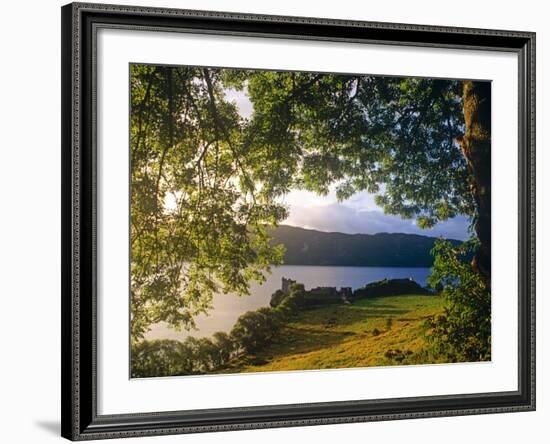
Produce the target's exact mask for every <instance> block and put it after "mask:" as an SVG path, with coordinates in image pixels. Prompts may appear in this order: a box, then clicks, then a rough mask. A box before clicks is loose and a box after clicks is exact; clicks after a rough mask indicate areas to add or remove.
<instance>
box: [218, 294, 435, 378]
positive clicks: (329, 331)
mask: <svg viewBox="0 0 550 444" xmlns="http://www.w3.org/2000/svg"><path fill="white" fill-rule="evenodd" d="M442 312H443V300H442V298H441V297H439V296H419V295H407V296H388V297H380V298H372V299H364V300H361V301H357V302H355V303H354V304H352V305H343V304H342V305H332V306H327V307H322V308H317V309H313V310H304V311H301V312H299V313H298V314H296V315H295V316H294V317H293V318H292V320H291V322H289V323H288V324H287V325H286V326H285V327H284V328H283V329H282V331H281V333H280V334H279V336H278V338H277V339H276V340H275V341H274V342H273V343H272V344H271V345H270V346H268V347H266V348H265V349H264V350H262V351H261V352H259V353H257V354H256V355H255V356H250V355H247V356H244V357H241V358H239V359H238V360H235V361H234V362H233V363H232V364H231V365H230V366H229V367H227V368H225V369H224V370H222V371H221V372H220V373H240V372H264V371H286V370H312V369H326V368H350V367H371V366H379V365H395V364H405V363H414V364H423V363H424V364H426V363H433V362H437V361H438V359H436V358H434V357H433V356H431V355H430V354H429V353H427V352H426V350H425V348H426V347H425V346H426V343H425V338H424V332H425V329H424V327H423V324H424V321H425V320H426V319H427V318H428V317H430V316H433V315H437V314H439V313H442ZM388 319H391V321H388ZM390 323H391V325H389V324H390Z"/></svg>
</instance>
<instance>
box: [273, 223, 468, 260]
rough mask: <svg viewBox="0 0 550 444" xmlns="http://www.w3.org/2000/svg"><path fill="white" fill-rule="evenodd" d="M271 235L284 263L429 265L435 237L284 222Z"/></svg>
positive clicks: (457, 242) (457, 243) (455, 241)
mask: <svg viewBox="0 0 550 444" xmlns="http://www.w3.org/2000/svg"><path fill="white" fill-rule="evenodd" d="M271 235H272V237H273V240H272V244H273V245H278V244H283V245H284V246H285V247H286V254H285V258H284V263H285V265H338V266H371V267H431V266H432V264H433V257H432V256H431V255H430V250H431V249H432V247H433V245H434V242H435V241H436V240H437V238H435V237H428V236H420V235H417V234H404V233H378V234H345V233H326V232H323V231H317V230H306V229H304V228H298V227H291V226H288V225H281V226H279V227H277V228H275V229H273V230H272V231H271ZM451 242H452V243H453V244H455V245H459V244H460V243H461V242H460V241H457V240H451Z"/></svg>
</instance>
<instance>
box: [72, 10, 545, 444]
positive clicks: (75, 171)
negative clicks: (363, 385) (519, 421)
mask: <svg viewBox="0 0 550 444" xmlns="http://www.w3.org/2000/svg"><path fill="white" fill-rule="evenodd" d="M61 14H62V34H61V46H62V65H61V71H62V78H61V82H62V97H61V102H62V127H61V134H62V195H61V196H62V277H61V279H62V330H61V335H62V436H64V437H65V438H68V439H71V440H85V439H100V438H119V437H130V436H147V435H161V434H176V433H192V432H207V431H223V430H237V429H252V428H268V427H287V426H302V425H315V424H332V423H347V422H360V421H379V420H393V419H406V418H425V417H435V416H454V415H472V414H484V413H500V412H517V411H528V410H534V409H535V34H534V33H531V32H518V31H501V30H487V29H467V28H449V27H439V26H421V25H409V24H394V23H374V22H359V21H347V20H346V21H344V20H332V19H319V18H303V17H282V16H264V15H251V14H234V13H223V12H206V11H190V10H177V9H161V8H145V7H131V6H117V5H103V4H85V3H72V4H68V5H66V6H64V7H63V8H62V10H61ZM99 27H107V28H109V27H116V28H124V29H128V30H132V29H134V30H135V29H148V30H164V31H166V30H168V31H174V32H199V33H210V34H221V35H243V36H262V37H273V38H281V37H285V38H293V39H311V40H320V41H340V42H355V43H357V42H359V43H377V44H393V45H411V46H425V47H435V48H459V49H473V50H475V49H480V50H489V51H510V52H514V53H515V54H517V57H518V62H519V73H518V74H519V75H518V79H519V140H518V158H519V184H518V189H519V209H518V213H519V233H518V242H519V269H518V276H519V288H518V301H519V319H518V321H519V323H518V327H519V328H518V344H519V348H518V362H519V369H518V377H519V380H518V390H517V391H510V392H496V393H472V394H466V395H450V396H447V395H445V396H426V397H414V398H392V399H383V400H364V401H342V402H326V403H313V404H312V403H310V404H297V405H275V406H259V407H242V408H221V409H209V410H193V411H171V412H151V413H145V414H120V415H108V416H105V415H98V414H97V381H96V367H95V366H96V357H95V353H96V293H95V292H96V242H95V233H96V231H95V230H96V174H97V166H96V163H95V154H96V146H95V141H96V139H95V121H96V115H95V113H96V110H95V91H94V75H95V71H94V70H95V38H96V30H97V29H98V28H99Z"/></svg>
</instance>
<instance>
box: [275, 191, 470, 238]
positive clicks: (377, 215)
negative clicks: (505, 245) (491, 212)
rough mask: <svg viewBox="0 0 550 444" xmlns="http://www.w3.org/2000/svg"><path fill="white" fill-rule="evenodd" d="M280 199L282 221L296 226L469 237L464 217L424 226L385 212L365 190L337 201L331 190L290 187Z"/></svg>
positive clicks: (349, 230) (363, 231)
mask: <svg viewBox="0 0 550 444" xmlns="http://www.w3.org/2000/svg"><path fill="white" fill-rule="evenodd" d="M283 202H284V203H285V204H286V205H287V206H288V208H289V210H290V216H289V217H288V219H286V220H285V221H284V222H283V224H286V225H293V226H296V227H302V228H309V229H314V230H320V231H337V232H340V233H350V234H355V233H366V234H375V233H409V234H421V235H424V236H434V237H439V236H442V237H445V238H448V239H459V240H465V239H467V238H469V237H470V236H469V234H468V225H469V221H468V219H467V218H466V217H463V216H460V217H456V218H454V219H450V220H448V221H445V222H440V223H438V224H437V225H436V226H435V227H434V228H432V229H429V230H423V229H421V228H419V227H418V226H417V225H416V221H414V220H411V219H402V218H401V217H400V216H391V215H387V214H384V213H383V211H382V210H381V208H380V207H378V206H377V205H376V204H375V203H374V199H373V196H372V195H370V194H368V193H367V192H361V193H357V194H356V195H355V196H353V197H351V198H350V199H348V200H346V201H344V202H338V200H337V199H336V196H335V194H334V192H332V193H330V194H329V195H328V196H317V195H316V194H314V193H310V192H307V191H292V192H291V193H290V194H288V195H287V196H286V197H285V199H284V201H283Z"/></svg>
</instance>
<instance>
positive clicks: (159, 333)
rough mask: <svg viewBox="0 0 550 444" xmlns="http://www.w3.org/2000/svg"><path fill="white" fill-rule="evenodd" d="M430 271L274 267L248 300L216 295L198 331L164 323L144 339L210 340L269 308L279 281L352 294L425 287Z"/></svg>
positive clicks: (198, 324) (201, 320) (197, 322)
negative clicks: (402, 283)
mask: <svg viewBox="0 0 550 444" xmlns="http://www.w3.org/2000/svg"><path fill="white" fill-rule="evenodd" d="M429 274H430V269H429V268H400V267H333V266H326V267H325V266H311V265H282V266H279V267H273V268H272V273H271V275H268V276H267V280H266V281H265V282H264V283H263V284H262V285H259V284H252V285H251V292H250V296H240V297H239V296H235V295H231V294H227V295H215V296H214V300H213V306H214V308H213V309H212V310H211V311H210V313H209V314H208V315H200V316H197V318H196V319H195V321H196V325H197V328H198V330H194V331H185V330H183V331H175V330H172V329H170V328H167V326H166V325H164V324H163V323H159V324H156V325H153V326H152V327H151V331H149V332H148V333H147V335H146V336H145V338H146V339H149V340H151V339H180V340H181V339H185V338H186V337H187V336H195V337H203V336H212V334H214V333H215V332H217V331H225V332H229V331H230V330H231V328H232V327H233V325H234V324H235V322H236V321H237V318H238V317H239V316H240V315H242V314H243V313H245V312H247V311H250V310H256V309H258V308H260V307H267V306H269V301H270V300H271V295H272V294H273V293H274V292H275V290H278V289H280V288H281V281H282V278H283V277H285V278H288V279H293V280H295V281H296V282H299V283H302V284H304V286H305V288H306V290H309V289H311V288H313V287H337V288H340V287H352V288H353V289H354V290H355V289H356V288H360V287H363V286H365V284H368V283H370V282H374V281H379V280H382V279H386V278H387V279H399V278H412V279H414V280H415V281H416V282H418V283H419V284H420V285H422V286H425V285H426V279H427V278H428V276H429Z"/></svg>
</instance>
